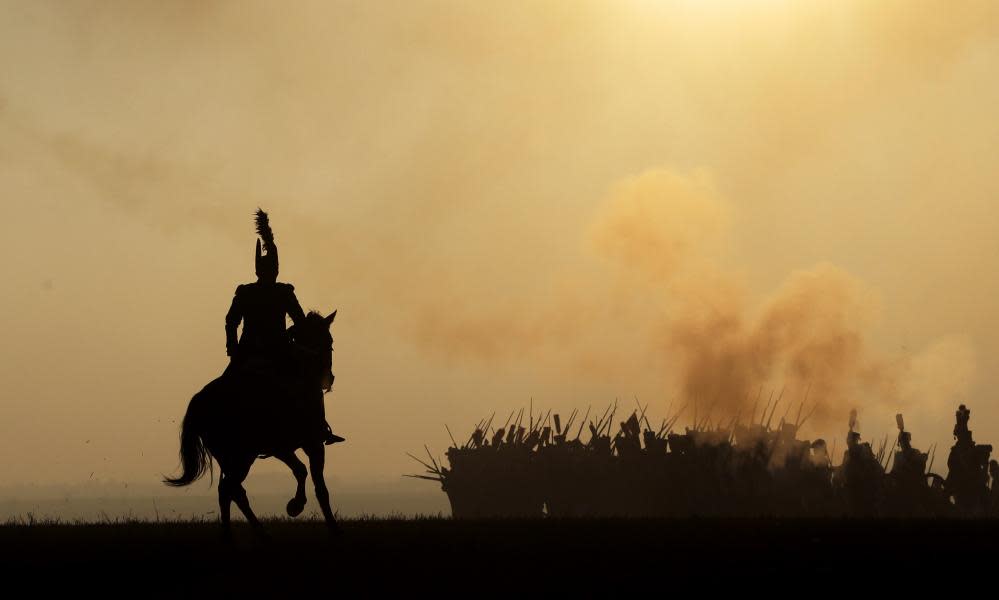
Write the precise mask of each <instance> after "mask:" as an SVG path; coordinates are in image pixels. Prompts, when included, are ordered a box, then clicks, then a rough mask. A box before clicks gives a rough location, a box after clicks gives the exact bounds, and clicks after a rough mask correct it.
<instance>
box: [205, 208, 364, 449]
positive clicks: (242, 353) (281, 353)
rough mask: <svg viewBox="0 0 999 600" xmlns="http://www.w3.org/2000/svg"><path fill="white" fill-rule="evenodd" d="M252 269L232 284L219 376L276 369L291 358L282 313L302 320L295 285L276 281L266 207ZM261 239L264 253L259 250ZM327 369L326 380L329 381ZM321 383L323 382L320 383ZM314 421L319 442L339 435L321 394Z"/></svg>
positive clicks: (258, 216)
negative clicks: (224, 363)
mask: <svg viewBox="0 0 999 600" xmlns="http://www.w3.org/2000/svg"><path fill="white" fill-rule="evenodd" d="M256 225H257V234H258V235H259V236H260V239H258V240H257V250H256V271H257V281H256V282H255V283H247V284H243V285H240V286H237V287H236V294H235V296H234V297H233V299H232V306H231V307H230V308H229V312H228V313H227V314H226V316H225V336H226V354H228V355H229V356H230V357H231V360H230V362H229V366H228V367H227V368H226V370H225V373H223V375H224V376H230V377H231V376H232V375H234V374H236V373H239V372H246V371H260V370H264V371H271V372H274V371H276V372H280V371H282V370H283V369H284V368H285V367H286V366H287V364H288V362H289V359H290V358H291V354H292V348H291V344H290V343H289V339H288V332H287V330H286V329H285V325H286V322H285V315H287V316H289V317H291V320H292V323H294V324H295V325H299V324H301V323H302V322H303V321H304V320H305V313H304V312H303V311H302V307H301V305H300V304H299V303H298V298H296V297H295V288H294V287H293V286H292V285H291V284H288V283H279V282H278V281H277V275H278V253H277V246H276V245H275V244H274V234H273V232H271V228H270V223H269V221H268V218H267V213H265V212H264V211H262V210H260V209H257V214H256ZM261 240H263V249H264V250H265V251H266V253H261ZM240 321H242V322H243V333H242V335H241V336H240V337H239V339H238V341H237V338H236V330H237V328H238V327H239V323H240ZM332 383H333V382H332V375H331V376H330V377H329V381H328V384H329V385H330V386H332ZM325 385H326V383H324V386H325ZM317 398H318V400H319V406H318V407H317V409H318V410H317V415H316V425H317V427H319V422H320V421H321V423H322V425H321V427H322V429H321V430H320V431H321V436H322V438H323V441H324V443H326V444H327V445H328V444H334V443H336V442H342V441H344V439H343V438H342V437H340V436H338V435H335V434H334V433H333V431H332V430H331V429H330V426H329V423H327V422H326V411H325V406H324V404H323V400H322V394H318V395H317Z"/></svg>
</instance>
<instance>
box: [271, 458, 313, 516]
mask: <svg viewBox="0 0 999 600" xmlns="http://www.w3.org/2000/svg"><path fill="white" fill-rule="evenodd" d="M274 458H276V459H278V460H280V461H281V462H283V463H284V464H286V465H288V468H289V469H291V473H292V474H293V475H294V476H295V482H296V484H297V487H296V488H295V497H294V498H292V499H291V500H289V501H288V506H287V507H286V510H287V511H288V516H289V517H297V516H298V515H300V514H302V511H303V510H305V501H306V498H305V478H306V477H308V476H309V471H308V469H306V468H305V465H304V464H303V463H302V461H301V460H299V459H298V456H296V455H295V453H294V452H282V453H280V454H275V455H274Z"/></svg>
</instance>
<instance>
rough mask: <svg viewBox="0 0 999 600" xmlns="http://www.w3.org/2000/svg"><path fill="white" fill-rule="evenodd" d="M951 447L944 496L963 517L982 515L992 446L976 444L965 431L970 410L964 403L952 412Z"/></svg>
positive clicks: (984, 508)
mask: <svg viewBox="0 0 999 600" xmlns="http://www.w3.org/2000/svg"><path fill="white" fill-rule="evenodd" d="M954 416H955V420H956V423H955V424H954V438H955V440H956V441H955V442H954V445H953V446H952V447H951V449H950V456H948V457H947V468H948V473H947V481H946V488H947V493H948V494H949V495H950V496H952V497H953V498H954V504H955V506H956V507H957V509H958V510H959V511H961V513H962V514H965V515H969V516H981V515H982V513H983V512H984V511H985V510H986V506H987V504H988V494H989V488H988V481H989V472H988V465H989V455H990V454H991V453H992V446H989V445H986V444H975V441H974V439H972V436H971V430H970V429H968V420H969V419H970V418H971V411H970V410H968V408H966V407H965V406H964V405H963V404H962V405H961V406H960V407H958V409H957V412H956V413H955V415H954Z"/></svg>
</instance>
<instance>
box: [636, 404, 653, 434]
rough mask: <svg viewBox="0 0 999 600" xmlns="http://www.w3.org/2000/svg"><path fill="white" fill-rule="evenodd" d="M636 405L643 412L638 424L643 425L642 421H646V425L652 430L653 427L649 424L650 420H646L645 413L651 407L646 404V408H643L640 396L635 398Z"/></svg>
mask: <svg viewBox="0 0 999 600" xmlns="http://www.w3.org/2000/svg"><path fill="white" fill-rule="evenodd" d="M635 404H638V408H639V409H640V410H641V411H642V414H641V415H640V416H639V417H638V422H639V423H641V422H642V419H645V425H646V427H648V428H649V429H650V430H651V429H652V425H651V424H650V423H649V420H648V419H646V418H645V411H647V410H649V405H648V404H646V405H645V408H642V405H641V404H639V402H638V396H635Z"/></svg>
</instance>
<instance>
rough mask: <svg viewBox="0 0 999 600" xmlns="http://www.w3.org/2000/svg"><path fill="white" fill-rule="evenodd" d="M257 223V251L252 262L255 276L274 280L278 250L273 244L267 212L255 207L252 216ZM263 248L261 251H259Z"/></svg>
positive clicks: (276, 272) (276, 273)
mask: <svg viewBox="0 0 999 600" xmlns="http://www.w3.org/2000/svg"><path fill="white" fill-rule="evenodd" d="M254 220H255V221H256V225H257V235H258V236H260V238H259V239H258V240H257V251H256V256H255V261H254V264H255V266H256V270H257V277H259V278H261V279H269V280H272V281H273V280H276V279H277V275H278V250H277V246H276V245H275V244H274V232H272V231H271V224H270V220H269V219H268V218H267V213H265V212H264V211H262V210H260V209H259V208H258V209H257V214H256V216H255V217H254ZM261 250H263V252H261Z"/></svg>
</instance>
